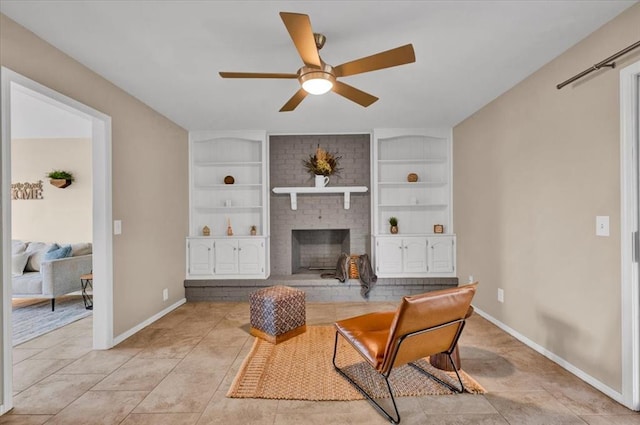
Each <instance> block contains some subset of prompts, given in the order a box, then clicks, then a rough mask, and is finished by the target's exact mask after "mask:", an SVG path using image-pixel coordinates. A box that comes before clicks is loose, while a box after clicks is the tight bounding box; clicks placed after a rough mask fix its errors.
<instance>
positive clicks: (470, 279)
mask: <svg viewBox="0 0 640 425" xmlns="http://www.w3.org/2000/svg"><path fill="white" fill-rule="evenodd" d="M473 282H475V281H474V280H473V275H472V274H470V275H469V283H473Z"/></svg>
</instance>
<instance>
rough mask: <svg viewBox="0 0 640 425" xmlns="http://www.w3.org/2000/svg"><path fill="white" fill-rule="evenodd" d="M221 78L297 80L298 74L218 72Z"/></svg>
mask: <svg viewBox="0 0 640 425" xmlns="http://www.w3.org/2000/svg"><path fill="white" fill-rule="evenodd" d="M219 74H220V76H221V77H222V78H292V79H293V78H298V74H281V73H269V72H219Z"/></svg>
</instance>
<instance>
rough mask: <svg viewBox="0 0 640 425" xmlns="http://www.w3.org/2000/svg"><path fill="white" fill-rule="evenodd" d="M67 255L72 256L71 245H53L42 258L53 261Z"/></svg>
mask: <svg viewBox="0 0 640 425" xmlns="http://www.w3.org/2000/svg"><path fill="white" fill-rule="evenodd" d="M56 247H57V248H56ZM66 257H71V245H62V246H58V245H56V246H53V247H51V249H49V251H47V253H46V254H44V257H43V258H42V259H43V261H51V260H59V259H61V258H66Z"/></svg>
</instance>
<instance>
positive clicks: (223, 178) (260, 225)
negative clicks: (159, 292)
mask: <svg viewBox="0 0 640 425" xmlns="http://www.w3.org/2000/svg"><path fill="white" fill-rule="evenodd" d="M189 141H190V167H189V168H190V184H189V189H190V190H189V200H190V223H189V235H190V238H189V240H187V267H188V269H187V277H190V278H223V277H224V278H233V277H234V276H236V275H242V277H243V278H247V277H267V276H268V256H267V255H266V253H267V250H268V237H269V221H268V219H267V214H268V209H269V208H268V199H269V197H268V196H267V184H268V178H267V172H268V165H267V158H268V156H267V141H266V132H263V131H249V132H246V131H245V132H193V133H190V135H189ZM229 176H231V177H232V178H233V179H232V180H233V182H232V183H231V181H230V179H229V178H228V177H229ZM229 225H230V226H231V228H232V230H233V235H232V236H229V235H228V226H229ZM205 226H206V227H207V228H209V231H210V233H209V235H204V234H203V229H204V228H205ZM252 228H255V235H253V234H252V230H251V229H252ZM247 237H249V238H250V240H246V238H247ZM251 240H252V241H251ZM225 241H227V242H228V243H227V242H225ZM234 253H235V255H237V256H238V257H237V258H234V256H233V255H234ZM223 257H224V261H225V262H226V263H225V266H224V267H223V266H222V265H221V264H222V263H221V261H223ZM234 262H235V264H236V267H235V268H234V267H232V266H230V265H231V264H234Z"/></svg>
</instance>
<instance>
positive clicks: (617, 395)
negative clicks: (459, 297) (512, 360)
mask: <svg viewBox="0 0 640 425" xmlns="http://www.w3.org/2000/svg"><path fill="white" fill-rule="evenodd" d="M474 311H475V312H476V313H478V315H479V316H481V317H483V318H485V319H487V320H488V321H489V322H491V323H493V324H494V325H496V326H497V327H499V328H500V329H502V330H503V331H505V332H506V333H508V334H509V335H511V336H512V337H514V338H515V339H517V340H518V341H520V342H522V343H523V344H525V345H527V346H528V347H530V348H531V349H533V350H535V351H537V352H538V353H540V354H542V355H543V356H545V357H546V358H548V359H549V360H551V361H552V362H554V363H557V364H558V365H559V366H561V367H562V368H564V369H566V370H568V371H569V372H571V373H573V374H574V375H576V376H577V377H578V378H580V379H582V380H583V381H585V382H586V383H587V384H589V385H591V386H592V387H594V388H596V389H597V390H598V391H601V392H603V393H604V394H606V395H607V396H609V397H611V398H612V399H614V400H615V401H617V402H618V403H622V402H623V396H622V394H621V393H619V392H618V391H616V390H614V389H613V388H611V387H609V386H608V385H606V384H603V383H602V382H600V381H598V380H597V379H596V378H594V377H593V376H591V375H589V374H588V373H586V372H584V371H583V370H581V369H579V368H577V367H576V366H574V365H572V364H571V363H569V362H568V361H566V360H565V359H563V358H562V357H560V356H558V355H557V354H555V353H552V352H551V351H549V350H547V349H546V348H544V347H543V346H542V345H540V344H538V343H536V342H533V341H532V340H530V339H529V338H527V337H526V336H524V335H522V334H521V333H520V332H518V331H516V330H515V329H513V328H511V327H509V326H507V325H505V324H504V323H502V322H501V321H499V320H498V319H496V318H494V317H493V316H490V315H489V314H487V313H486V312H484V311H482V310H480V309H479V308H476V307H475V306H474Z"/></svg>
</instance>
